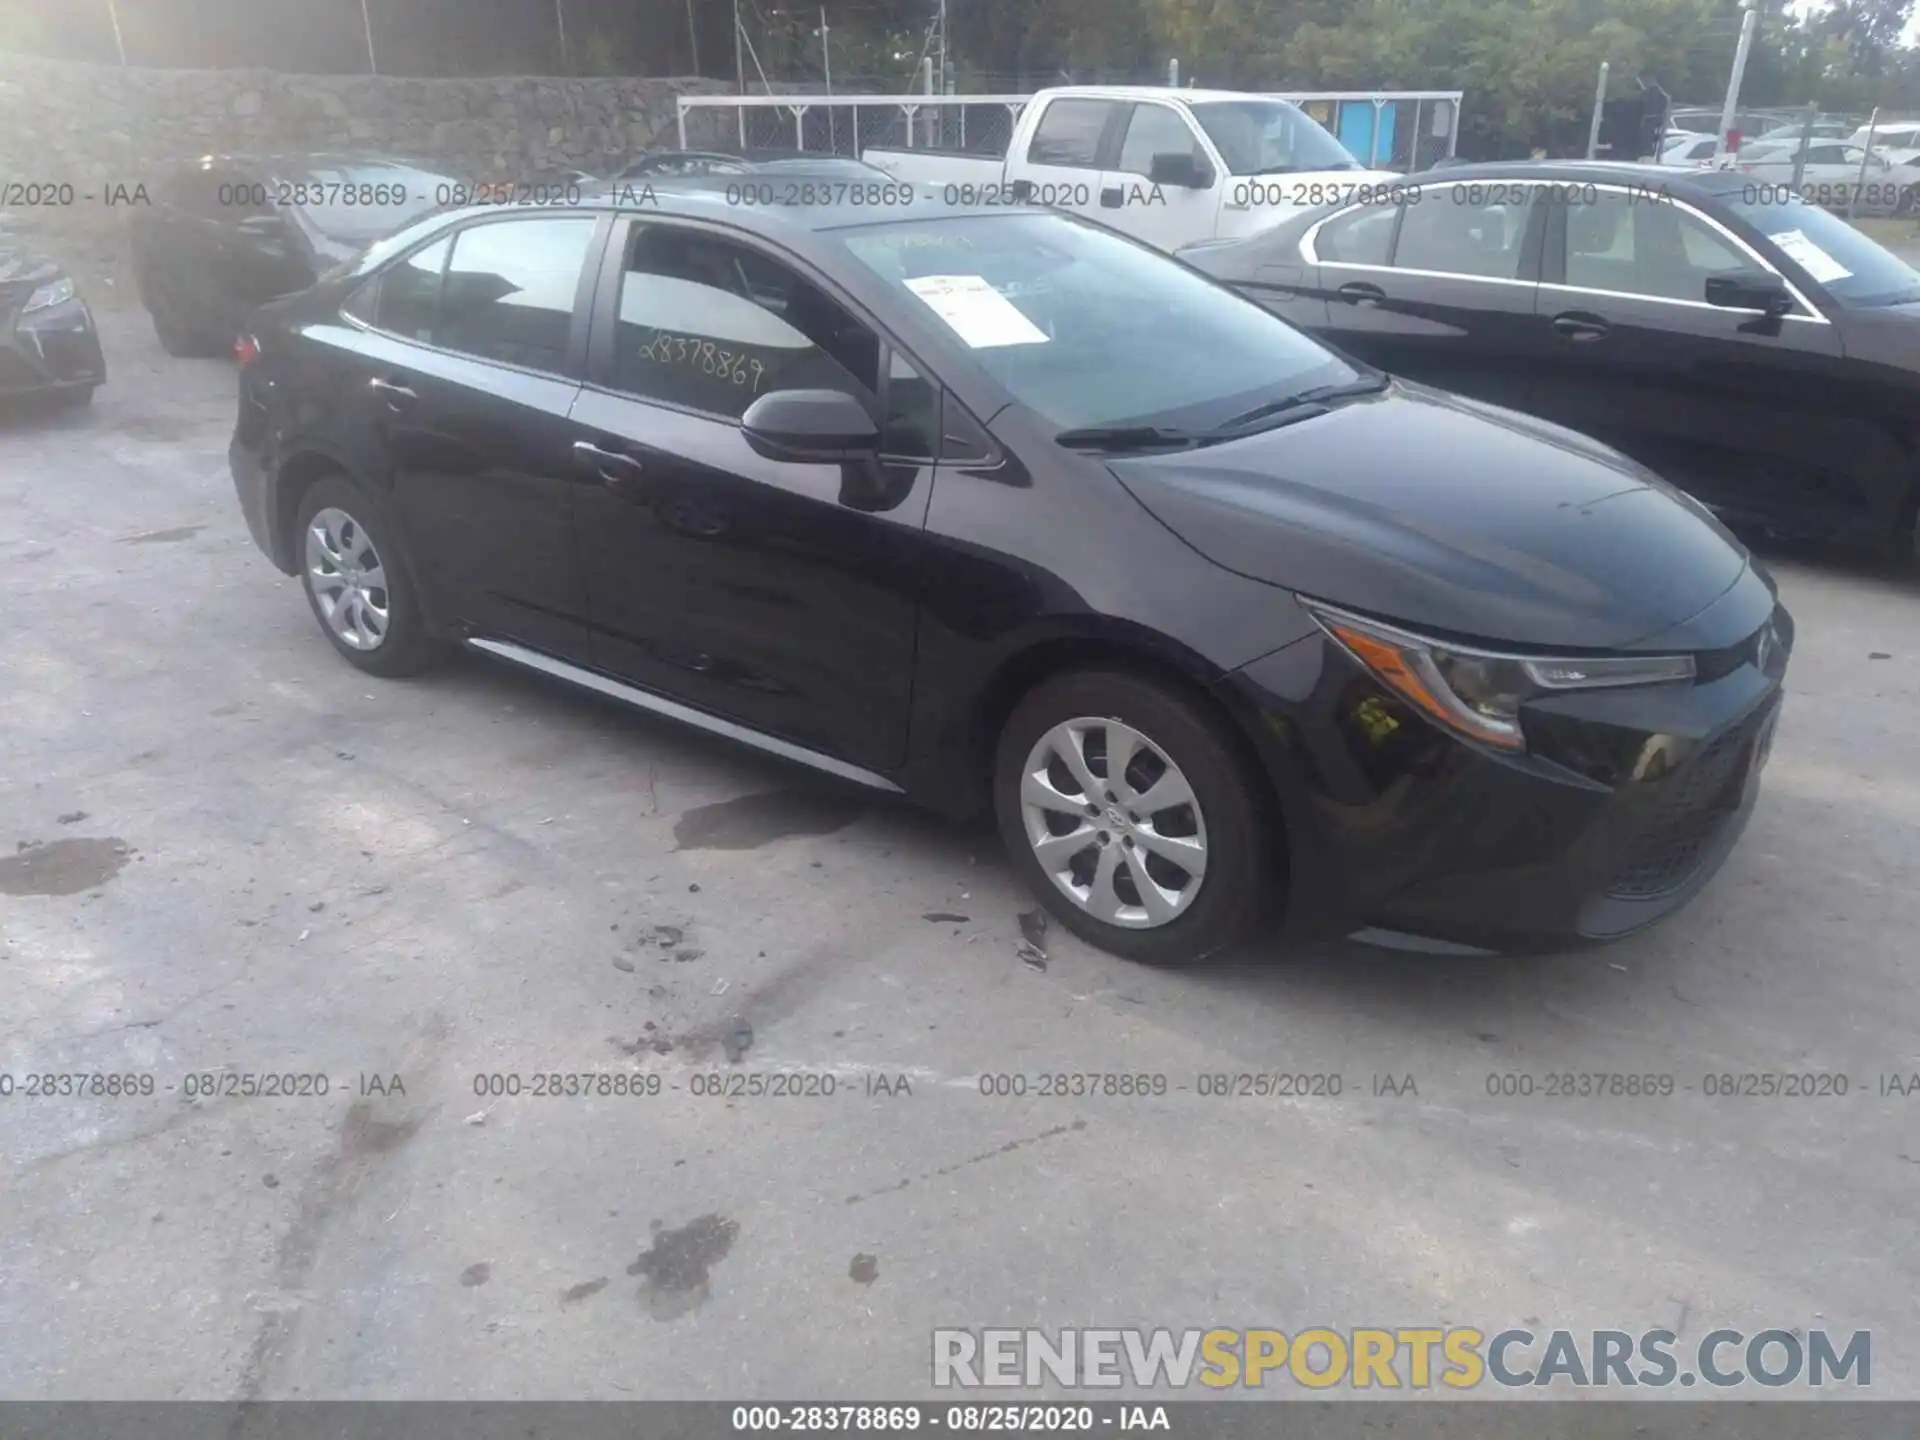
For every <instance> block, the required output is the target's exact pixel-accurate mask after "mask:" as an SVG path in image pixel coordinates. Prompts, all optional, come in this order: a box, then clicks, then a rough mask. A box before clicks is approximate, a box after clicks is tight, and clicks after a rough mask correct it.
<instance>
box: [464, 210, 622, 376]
mask: <svg viewBox="0 0 1920 1440" xmlns="http://www.w3.org/2000/svg"><path fill="white" fill-rule="evenodd" d="M593 230H594V221H593V219H592V218H591V217H588V216H570V217H546V216H542V217H540V218H538V219H531V220H502V221H492V222H489V223H486V224H481V225H475V226H473V227H471V228H470V229H466V230H462V231H461V232H460V233H459V234H458V235H456V236H455V237H454V241H453V255H452V258H451V259H450V260H449V261H448V262H447V269H446V274H445V276H444V277H443V278H442V280H441V283H440V303H439V309H438V319H437V321H436V334H435V338H434V343H435V344H438V345H441V346H444V347H445V348H447V349H449V350H458V351H460V352H462V353H463V354H467V355H473V356H476V357H478V358H479V359H482V360H496V361H499V362H501V363H503V364H508V365H519V366H523V367H525V368H527V369H529V370H546V371H551V372H555V373H558V372H560V371H562V370H564V368H565V358H566V353H567V341H568V337H569V336H570V334H571V333H572V330H573V321H574V303H575V299H576V297H577V296H578V294H579V289H580V271H581V267H582V266H583V265H584V264H585V263H586V258H587V251H588V249H589V247H590V246H591V244H592V241H593Z"/></svg>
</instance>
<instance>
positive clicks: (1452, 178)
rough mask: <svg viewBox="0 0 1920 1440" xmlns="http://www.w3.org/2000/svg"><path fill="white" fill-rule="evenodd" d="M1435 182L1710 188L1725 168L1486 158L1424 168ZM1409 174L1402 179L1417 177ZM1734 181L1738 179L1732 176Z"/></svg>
mask: <svg viewBox="0 0 1920 1440" xmlns="http://www.w3.org/2000/svg"><path fill="white" fill-rule="evenodd" d="M1427 173H1429V174H1432V175H1433V176H1434V179H1435V182H1436V183H1445V184H1448V185H1452V184H1455V183H1457V182H1460V181H1472V180H1545V181H1554V180H1559V181H1564V182H1566V183H1567V184H1572V185H1606V184H1613V185H1654V184H1659V185H1666V186H1669V187H1672V186H1688V187H1693V188H1696V189H1706V188H1711V187H1709V185H1708V182H1709V179H1710V177H1713V176H1716V175H1719V174H1723V173H1726V172H1722V171H1714V170H1676V169H1674V168H1673V167H1672V166H1671V165H1642V164H1638V163H1629V162H1627V161H1624V160H1486V161H1480V162H1477V163H1475V164H1470V165H1450V166H1448V167H1447V168H1446V169H1445V170H1443V171H1430V172H1427ZM1421 178H1422V177H1421V176H1419V175H1409V176H1408V177H1407V178H1406V181H1405V183H1406V184H1407V185H1413V184H1416V183H1418V182H1419V181H1420V179H1421ZM1735 183H1736V184H1738V183H1741V182H1740V180H1739V177H1738V176H1736V177H1735Z"/></svg>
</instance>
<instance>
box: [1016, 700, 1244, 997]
mask: <svg viewBox="0 0 1920 1440" xmlns="http://www.w3.org/2000/svg"><path fill="white" fill-rule="evenodd" d="M1264 793H1265V790H1264V783H1263V781H1262V780H1261V779H1260V778H1259V777H1258V776H1257V775H1255V774H1254V773H1252V767H1251V766H1250V765H1248V764H1247V763H1246V761H1244V760H1243V759H1242V757H1241V753H1240V750H1239V747H1237V746H1236V745H1235V744H1234V742H1233V738H1232V736H1231V735H1230V733H1229V732H1228V730H1227V728H1226V725H1225V723H1224V722H1223V721H1222V720H1221V719H1220V718H1219V717H1218V716H1217V715H1215V714H1214V713H1212V712H1211V711H1209V710H1207V709H1205V708H1204V707H1202V706H1201V705H1199V704H1197V703H1195V701H1193V700H1192V699H1190V698H1189V697H1188V696H1186V695H1185V694H1183V693H1181V692H1180V691H1179V690H1178V689H1176V688H1174V687H1172V686H1169V685H1164V684H1161V683H1159V682H1157V681H1154V680H1149V679H1146V678H1144V677H1142V676H1138V675H1133V674H1128V673H1126V672H1123V671H1107V670H1101V671H1081V672H1076V673H1073V674H1069V675H1064V676H1059V677H1056V678H1054V679H1052V680H1048V681H1045V682H1043V683H1042V684H1040V685H1039V686H1037V687H1036V688H1035V689H1034V690H1033V691H1032V692H1031V693H1029V694H1028V695H1027V696H1026V697H1025V698H1024V699H1023V700H1022V701H1021V702H1020V703H1019V705H1018V706H1016V707H1015V709H1014V712H1013V714H1012V716H1011V717H1009V719H1008V721H1007V724H1006V728H1005V729H1004V730H1003V731H1002V733H1001V737H1000V744H999V747H998V753H997V757H996V761H995V767H994V808H995V811H996V813H997V816H998V819H999V823H1000V833H1001V838H1002V839H1003V840H1004V841H1005V843H1006V846H1007V851H1008V854H1009V856H1010V857H1011V858H1012V861H1013V865H1014V868H1015V869H1016V870H1018V871H1019V872H1020V875H1021V877H1022V878H1023V879H1024V880H1025V881H1026V882H1027V884H1028V886H1029V887H1031V888H1032V889H1033V891H1034V892H1035V893H1036V894H1037V895H1038V896H1039V897H1040V899H1041V901H1042V902H1043V903H1044V904H1045V905H1046V907H1047V908H1048V910H1050V911H1051V912H1052V913H1053V914H1054V915H1056V916H1057V917H1059V919H1060V921H1061V923H1062V924H1064V925H1065V926H1066V927H1067V928H1068V929H1069V930H1071V931H1072V932H1073V933H1074V934H1076V935H1078V936H1079V937H1080V938H1081V939H1083V940H1086V941H1087V942H1089V943H1090V944H1093V945H1097V946H1099V947H1100V948H1101V949H1103V950H1107V951H1111V952H1112V953H1114V954H1116V955H1121V956H1124V957H1125V958H1127V959H1130V960H1138V961H1143V962H1146V963H1148V964H1155V965H1186V964H1192V963H1193V962H1195V961H1198V960H1202V959H1205V958H1206V957H1207V956H1209V955H1211V954H1213V953H1214V952H1216V951H1218V950H1220V949H1222V948H1224V947H1226V946H1227V945H1230V944H1232V943H1233V942H1234V941H1235V940H1237V939H1239V938H1240V937H1241V936H1243V935H1244V934H1245V933H1246V932H1247V931H1248V929H1249V928H1251V926H1252V925H1253V923H1254V921H1255V920H1256V919H1258V918H1259V915H1260V912H1261V909H1262V900H1263V896H1264V894H1265V893H1266V891H1267V888H1268V886H1269V885H1270V884H1271V883H1273V882H1274V881H1276V880H1277V878H1278V877H1277V875H1276V874H1275V872H1274V870H1273V868H1272V848H1273V847H1272V842H1271V835H1270V829H1269V826H1268V824H1267V817H1266V815H1265V814H1264V813H1263V806H1262V804H1261V803H1260V797H1261V796H1262V795H1263V794H1264Z"/></svg>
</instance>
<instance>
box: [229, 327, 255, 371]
mask: <svg viewBox="0 0 1920 1440" xmlns="http://www.w3.org/2000/svg"><path fill="white" fill-rule="evenodd" d="M233 358H234V359H235V360H238V361H239V362H240V364H241V365H242V366H246V365H251V364H252V363H253V362H254V361H256V360H258V359H259V358H260V342H259V341H258V340H256V339H254V338H253V336H251V335H236V336H235V337H234V341H233Z"/></svg>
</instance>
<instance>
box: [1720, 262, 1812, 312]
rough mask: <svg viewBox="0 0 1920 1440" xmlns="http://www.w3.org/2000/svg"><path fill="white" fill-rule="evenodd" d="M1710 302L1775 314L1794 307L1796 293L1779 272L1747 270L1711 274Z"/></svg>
mask: <svg viewBox="0 0 1920 1440" xmlns="http://www.w3.org/2000/svg"><path fill="white" fill-rule="evenodd" d="M1707 303H1708V304H1709V305H1718V306H1721V307H1722V308H1723V309H1727V310H1759V311H1761V312H1762V313H1764V314H1766V315H1767V316H1769V317H1773V316H1780V315H1785V314H1787V313H1789V312H1790V311H1791V310H1792V309H1793V296H1791V295H1789V294H1788V293H1787V287H1786V285H1785V284H1784V283H1783V282H1782V281H1781V279H1780V277H1779V276H1778V275H1769V274H1767V273H1766V272H1765V271H1762V270H1745V271H1741V272H1739V273H1737V274H1733V275H1709V276H1708V277H1707Z"/></svg>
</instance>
